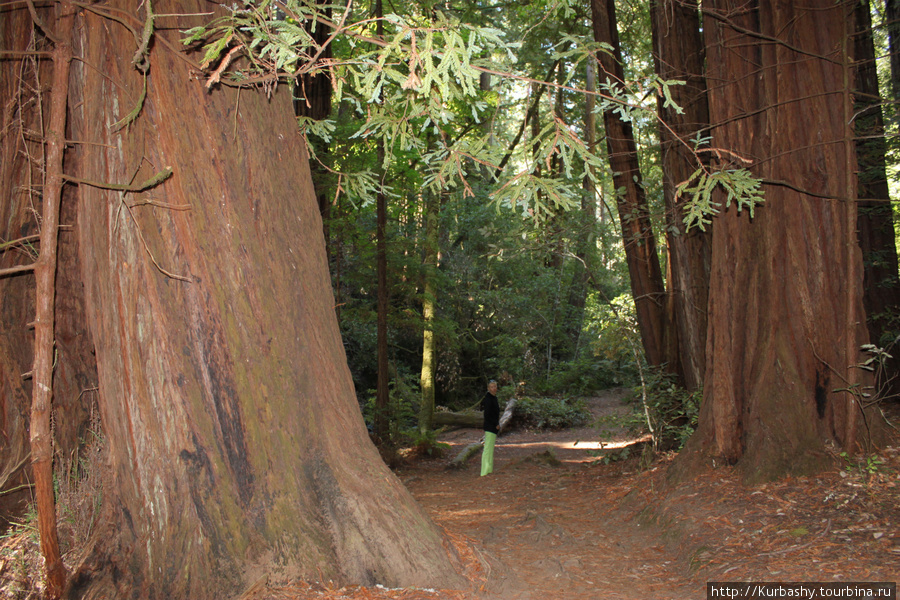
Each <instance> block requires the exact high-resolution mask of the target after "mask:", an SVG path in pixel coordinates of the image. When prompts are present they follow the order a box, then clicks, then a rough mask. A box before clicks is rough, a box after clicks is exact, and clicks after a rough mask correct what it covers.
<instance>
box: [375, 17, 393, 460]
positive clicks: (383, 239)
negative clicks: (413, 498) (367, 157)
mask: <svg viewBox="0 0 900 600" xmlns="http://www.w3.org/2000/svg"><path fill="white" fill-rule="evenodd" d="M383 16H384V8H383V6H382V3H381V0H376V2H375V18H376V19H377V25H376V29H375V31H376V35H377V36H378V37H379V38H380V37H381V36H382V35H384V21H383V20H382V17H383ZM377 155H378V169H379V170H380V172H381V174H382V175H381V183H382V184H384V183H385V181H384V178H385V173H384V157H385V149H384V142H383V141H381V142H378V152H377ZM375 247H376V249H375V270H376V273H377V279H378V299H377V302H378V306H377V308H376V315H377V317H376V327H377V331H376V347H377V350H376V352H377V354H378V356H377V357H376V358H377V369H378V383H377V384H376V389H375V440H376V443H377V444H378V447H379V449H380V450H381V452H382V454H383V455H385V457H388V458H389V456H390V455H391V454H392V453H393V450H391V449H390V446H391V439H390V418H391V415H390V411H391V394H390V383H391V374H390V365H389V364H388V330H387V329H388V309H389V304H390V292H389V290H388V273H387V198H386V197H385V194H384V192H383V191H379V192H378V195H377V196H376V198H375Z"/></svg>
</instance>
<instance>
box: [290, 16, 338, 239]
mask: <svg viewBox="0 0 900 600" xmlns="http://www.w3.org/2000/svg"><path fill="white" fill-rule="evenodd" d="M316 4H317V5H318V6H319V7H320V8H321V9H322V11H323V13H324V15H325V17H326V18H328V19H330V18H331V12H332V10H331V5H330V4H326V3H325V1H324V0H317V2H316ZM310 29H311V27H310V25H309V24H307V30H308V32H309V35H310V37H312V38H313V40H314V41H315V43H316V44H319V45H322V44H326V42H327V41H328V37H329V35H330V34H331V30H330V29H329V28H327V27H325V26H324V25H322V23H318V22H316V23H315V28H314V29H312V30H311V31H309V30H310ZM332 55H333V53H332V49H331V44H327V45H326V46H324V48H323V50H322V53H321V55H320V56H319V58H320V60H322V61H327V60H329V59H331V57H332ZM332 91H333V90H332V89H331V77H329V76H328V73H327V72H326V71H320V72H318V73H312V74H311V73H304V74H303V75H302V76H301V77H300V78H299V80H298V81H297V87H296V89H295V90H294V112H295V113H296V114H297V116H299V117H309V118H310V119H315V120H317V121H319V120H322V119H325V118H327V117H328V115H329V114H331V93H332ZM312 143H313V144H315V145H316V147H315V154H316V156H317V157H318V160H323V159H324V155H325V154H326V153H327V152H328V146H327V144H326V143H324V142H322V143H317V141H315V142H312ZM310 170H311V171H312V174H313V181H314V182H315V183H317V184H319V183H320V182H321V180H322V179H323V178H324V176H325V174H326V171H325V169H323V168H322V165H321V164H319V162H318V161H311V162H310ZM324 190H325V186H321V189H320V188H317V190H316V202H317V203H318V205H319V214H320V215H322V227H323V229H324V231H325V245H326V247H327V248H328V251H329V253H331V252H332V250H331V236H330V235H329V227H328V224H329V221H330V218H331V198H330V197H329V196H328V195H327V194H325V193H324Z"/></svg>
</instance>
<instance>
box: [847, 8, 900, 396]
mask: <svg viewBox="0 0 900 600" xmlns="http://www.w3.org/2000/svg"><path fill="white" fill-rule="evenodd" d="M854 13H855V17H856V32H855V34H856V35H855V38H854V40H855V48H856V91H855V93H854V97H855V98H856V107H855V110H854V113H855V114H856V119H855V120H854V124H855V130H856V135H857V142H856V155H857V160H858V161H859V203H858V209H857V210H858V211H859V217H858V220H857V226H858V229H859V232H858V236H859V245H860V248H861V249H862V258H863V289H864V293H863V303H864V306H865V308H866V316H867V318H866V324H867V325H868V328H869V337H870V339H871V340H872V343H873V344H876V345H878V346H881V347H885V346H888V345H890V344H892V343H893V341H894V339H895V338H897V336H898V334H900V331H898V329H900V327H898V323H900V281H898V265H897V244H896V241H895V237H894V219H893V210H892V208H891V196H890V191H889V190H888V181H887V168H886V165H885V155H886V152H887V143H886V140H885V138H884V116H883V113H882V110H881V93H880V91H879V89H878V72H877V69H876V66H875V45H874V41H873V38H872V16H871V13H870V12H869V2H868V0H860V1H859V2H858V3H857V5H856V10H855V11H854ZM896 350H897V346H894V347H893V348H888V352H889V353H892V354H896ZM898 377H900V363H898V358H896V357H895V358H893V359H888V360H887V362H886V363H885V364H884V365H883V369H882V371H881V372H879V374H878V381H877V382H876V383H877V385H878V389H879V392H880V395H881V396H891V395H894V394H896V393H897V390H898V389H900V387H898V386H900V382H898V381H897V378H898Z"/></svg>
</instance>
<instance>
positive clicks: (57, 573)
mask: <svg viewBox="0 0 900 600" xmlns="http://www.w3.org/2000/svg"><path fill="white" fill-rule="evenodd" d="M60 11H61V12H62V13H64V14H62V15H61V17H60V18H59V19H58V20H57V21H56V23H55V24H54V27H55V28H56V35H57V36H59V37H58V39H57V40H55V41H54V43H53V46H54V47H53V52H52V54H51V56H52V61H53V77H52V79H51V87H50V123H49V127H48V131H47V145H46V147H47V160H46V162H45V174H44V186H43V189H42V196H43V197H42V199H41V238H40V245H41V249H40V255H39V256H38V259H37V262H36V263H35V267H34V279H35V317H34V368H33V370H32V377H33V378H34V385H33V387H32V391H31V394H32V397H31V417H30V423H29V429H30V431H29V438H30V441H31V470H32V475H33V477H34V503H35V506H36V508H37V518H38V533H39V534H40V541H41V555H42V556H43V558H44V564H45V567H44V568H45V569H46V575H47V592H46V593H47V597H48V598H51V599H56V598H59V597H60V595H61V594H62V590H63V587H64V586H65V584H66V576H67V574H66V567H65V565H64V564H63V562H62V557H61V556H60V550H59V535H58V533H57V527H56V502H55V497H54V489H53V439H52V432H51V424H50V412H51V403H52V401H53V363H54V357H55V350H56V347H55V346H56V344H55V325H56V322H55V310H56V266H57V248H58V246H59V243H58V240H59V218H60V204H61V202H62V188H63V171H62V170H63V155H64V153H65V146H66V142H65V139H66V108H67V106H66V104H67V102H68V97H69V65H70V63H71V62H72V45H71V41H70V38H71V28H72V22H73V11H72V6H71V5H70V4H69V3H68V2H66V3H62V4H61V6H60ZM48 33H49V32H48Z"/></svg>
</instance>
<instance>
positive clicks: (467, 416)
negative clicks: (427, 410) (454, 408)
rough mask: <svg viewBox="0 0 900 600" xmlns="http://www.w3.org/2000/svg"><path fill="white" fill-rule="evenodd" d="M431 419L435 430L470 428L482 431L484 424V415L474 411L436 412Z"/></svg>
mask: <svg viewBox="0 0 900 600" xmlns="http://www.w3.org/2000/svg"><path fill="white" fill-rule="evenodd" d="M431 419H432V425H433V426H434V428H435V429H437V428H438V427H469V428H471V429H480V428H481V426H482V425H483V424H484V413H482V412H474V411H467V412H435V413H434V415H433V416H432V417H431Z"/></svg>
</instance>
